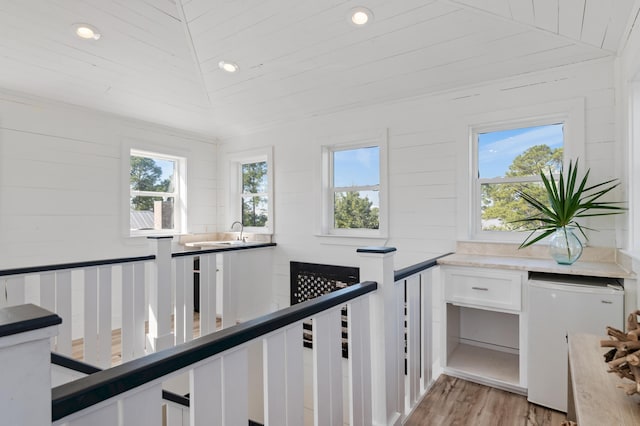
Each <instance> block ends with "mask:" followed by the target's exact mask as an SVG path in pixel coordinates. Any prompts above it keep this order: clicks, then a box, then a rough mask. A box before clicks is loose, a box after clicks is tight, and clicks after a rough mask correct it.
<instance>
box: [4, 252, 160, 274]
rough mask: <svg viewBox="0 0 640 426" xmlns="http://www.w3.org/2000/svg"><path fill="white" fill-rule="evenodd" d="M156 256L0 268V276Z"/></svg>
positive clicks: (130, 260)
mask: <svg viewBox="0 0 640 426" xmlns="http://www.w3.org/2000/svg"><path fill="white" fill-rule="evenodd" d="M155 258H156V257H155V255H149V256H139V257H121V258H117V259H103V260H87V261H85V262H72V263H58V264H55V265H42V266H27V267H25V268H14V269H4V270H0V277H2V276H6V275H22V274H37V273H38V272H48V271H60V270H63V269H79V268H88V267H91V266H103V265H117V264H120V263H131V262H146V261H149V260H153V259H155Z"/></svg>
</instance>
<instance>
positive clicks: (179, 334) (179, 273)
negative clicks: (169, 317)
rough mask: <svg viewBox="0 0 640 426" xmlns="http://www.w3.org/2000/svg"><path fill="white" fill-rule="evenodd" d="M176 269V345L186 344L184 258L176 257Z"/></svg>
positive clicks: (174, 316) (174, 318)
mask: <svg viewBox="0 0 640 426" xmlns="http://www.w3.org/2000/svg"><path fill="white" fill-rule="evenodd" d="M174 268H175V273H176V275H175V278H176V280H175V282H176V286H175V295H176V296H175V297H176V298H175V309H174V314H173V320H174V324H175V327H174V329H173V334H174V335H175V338H176V343H175V344H176V345H179V344H180V343H184V342H185V329H184V327H185V318H184V316H185V300H184V293H185V289H184V288H185V258H184V257H176V258H175V259H174Z"/></svg>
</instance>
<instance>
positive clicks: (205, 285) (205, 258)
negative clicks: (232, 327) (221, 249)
mask: <svg viewBox="0 0 640 426" xmlns="http://www.w3.org/2000/svg"><path fill="white" fill-rule="evenodd" d="M216 270H217V262H216V255H215V254H205V255H202V256H200V335H201V336H204V335H205V334H209V333H213V332H214V331H216V328H217V326H216V285H217V283H216V275H217V274H216Z"/></svg>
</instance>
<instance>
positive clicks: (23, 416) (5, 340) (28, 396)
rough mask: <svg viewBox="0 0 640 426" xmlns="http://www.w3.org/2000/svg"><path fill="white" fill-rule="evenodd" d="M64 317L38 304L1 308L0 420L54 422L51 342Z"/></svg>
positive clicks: (15, 423)
mask: <svg viewBox="0 0 640 426" xmlns="http://www.w3.org/2000/svg"><path fill="white" fill-rule="evenodd" d="M60 323H62V318H60V317H59V316H58V315H56V314H54V313H52V312H49V311H47V310H46V309H43V308H41V307H39V306H35V305H31V304H28V305H18V306H11V307H8V308H3V309H0V369H1V370H0V371H2V379H1V380H0V416H2V420H1V421H0V423H2V424H7V425H46V424H51V344H50V340H51V338H52V337H54V336H56V335H57V334H58V324H60Z"/></svg>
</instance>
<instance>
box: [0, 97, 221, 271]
mask: <svg viewBox="0 0 640 426" xmlns="http://www.w3.org/2000/svg"><path fill="white" fill-rule="evenodd" d="M125 140H129V141H131V140H134V141H135V140H138V141H144V142H145V144H146V146H151V147H156V149H157V150H158V151H162V150H163V149H171V150H172V151H174V152H180V153H183V155H184V156H186V157H187V159H188V167H189V170H188V174H189V175H188V179H189V183H190V185H189V190H190V193H189V195H191V194H192V193H193V194H194V196H193V197H189V202H190V204H189V207H190V214H189V226H190V229H191V230H192V231H194V232H205V231H207V230H208V231H209V232H211V231H212V230H213V229H214V228H215V224H216V209H215V201H214V200H212V197H215V192H213V193H212V192H211V191H210V189H211V188H215V187H217V175H216V145H215V144H214V141H213V140H208V139H206V138H204V137H199V136H196V135H193V134H188V133H185V132H181V131H176V130H172V129H168V128H163V127H160V126H155V125H149V124H146V123H141V122H135V121H131V120H124V119H120V118H117V117H114V116H111V115H107V114H101V113H96V112H91V111H89V110H85V109H80V108H74V107H69V106H66V105H63V104H56V103H51V102H47V101H44V100H42V99H37V98H32V97H25V96H21V95H16V94H12V93H9V92H0V150H1V153H2V155H1V156H0V203H1V204H2V208H1V210H0V233H2V239H0V252H1V253H3V255H2V256H1V259H0V264H1V265H0V268H2V267H17V266H22V265H25V266H26V265H37V264H51V263H60V262H71V261H79V260H91V259H100V258H109V257H124V256H128V255H144V254H148V253H149V248H148V243H147V242H146V241H145V240H144V239H129V238H126V237H124V235H123V233H124V230H123V228H122V223H123V218H121V217H120V215H121V211H122V205H123V204H125V205H126V203H127V202H128V194H126V193H125V194H123V193H122V192H121V191H122V185H121V179H122V171H121V159H120V156H121V152H122V144H123V143H124V142H125ZM189 159H192V160H193V161H189ZM125 173H126V171H125ZM191 191H192V192H191ZM196 194H197V195H200V196H199V197H198V196H195V195H196Z"/></svg>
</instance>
